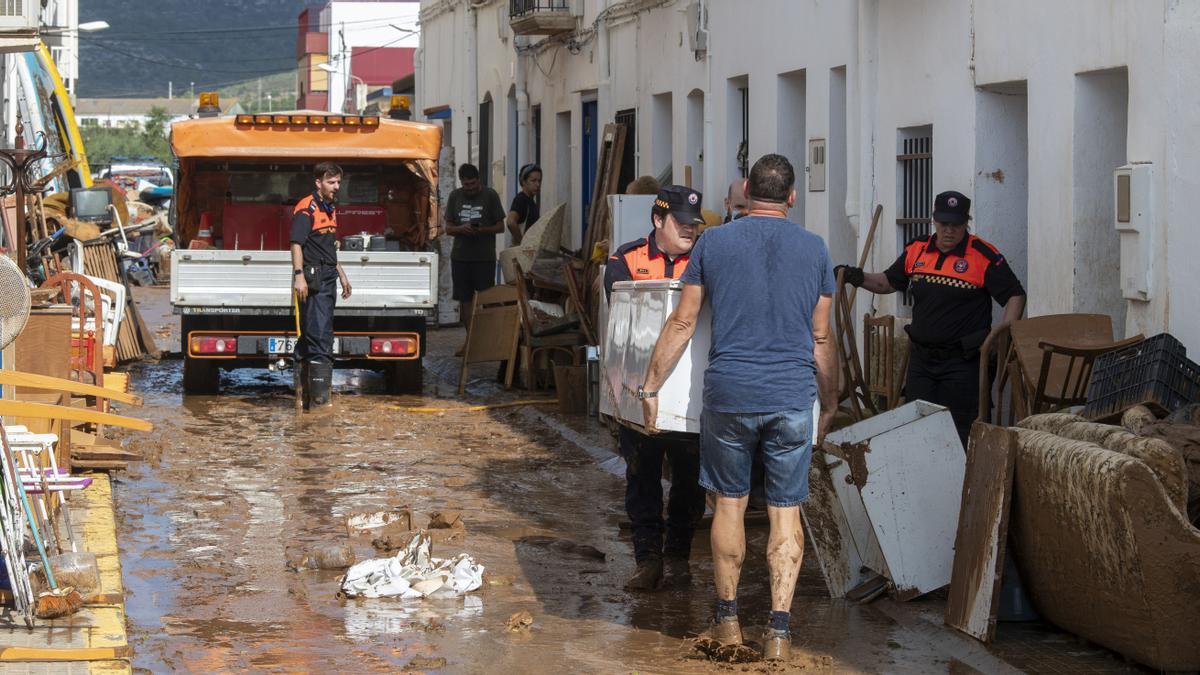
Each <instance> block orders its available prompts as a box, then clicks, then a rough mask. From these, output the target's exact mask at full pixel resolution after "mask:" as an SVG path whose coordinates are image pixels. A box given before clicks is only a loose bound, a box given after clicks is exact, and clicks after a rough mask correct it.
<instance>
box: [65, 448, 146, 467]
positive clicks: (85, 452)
mask: <svg viewBox="0 0 1200 675" xmlns="http://www.w3.org/2000/svg"><path fill="white" fill-rule="evenodd" d="M71 459H72V461H75V462H77V463H78V462H87V461H94V460H96V461H116V462H140V461H142V459H143V457H142V456H141V455H139V454H137V453H136V452H130V451H128V450H126V449H124V448H118V447H115V446H112V445H104V444H96V445H84V446H80V447H76V448H75V449H74V450H72V451H71Z"/></svg>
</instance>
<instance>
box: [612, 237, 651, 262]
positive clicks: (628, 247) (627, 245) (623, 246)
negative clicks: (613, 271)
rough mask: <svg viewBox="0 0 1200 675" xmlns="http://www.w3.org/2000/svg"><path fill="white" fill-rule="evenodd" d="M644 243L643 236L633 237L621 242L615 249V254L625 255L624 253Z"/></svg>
mask: <svg viewBox="0 0 1200 675" xmlns="http://www.w3.org/2000/svg"><path fill="white" fill-rule="evenodd" d="M645 245H646V238H645V237H642V238H641V239H634V240H633V241H630V242H626V243H624V244H621V246H620V248H618V249H617V253H616V255H625V254H626V253H629V252H630V251H635V250H637V249H639V248H641V247H643V246H645ZM614 257H616V256H614Z"/></svg>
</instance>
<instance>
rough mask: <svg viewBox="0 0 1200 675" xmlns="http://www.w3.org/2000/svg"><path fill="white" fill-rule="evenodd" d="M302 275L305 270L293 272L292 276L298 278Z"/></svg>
mask: <svg viewBox="0 0 1200 675" xmlns="http://www.w3.org/2000/svg"><path fill="white" fill-rule="evenodd" d="M301 274H304V270H292V276H294V277H298V276H300V275H301Z"/></svg>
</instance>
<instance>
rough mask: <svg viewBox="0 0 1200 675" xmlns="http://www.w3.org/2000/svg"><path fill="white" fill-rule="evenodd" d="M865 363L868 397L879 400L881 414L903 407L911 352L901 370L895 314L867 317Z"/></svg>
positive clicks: (864, 320) (905, 356) (864, 316)
mask: <svg viewBox="0 0 1200 675" xmlns="http://www.w3.org/2000/svg"><path fill="white" fill-rule="evenodd" d="M863 363H864V366H865V367H864V384H865V385H866V391H867V396H868V397H870V398H873V399H875V400H876V402H877V406H878V407H879V408H880V410H891V409H892V408H895V407H896V406H897V405H899V404H900V389H901V387H902V386H903V384H904V376H903V373H904V372H905V371H906V370H907V369H908V352H907V351H906V352H905V353H904V356H903V358H902V363H901V366H900V368H899V369H897V368H896V317H894V316H892V315H891V314H887V315H884V316H880V317H873V316H871V315H870V314H864V315H863ZM879 402H882V405H880V404H879Z"/></svg>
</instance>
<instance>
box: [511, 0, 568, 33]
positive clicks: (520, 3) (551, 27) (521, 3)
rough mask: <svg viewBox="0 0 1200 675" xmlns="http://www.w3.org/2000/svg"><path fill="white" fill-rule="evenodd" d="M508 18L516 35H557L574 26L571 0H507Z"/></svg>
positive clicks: (566, 31)
mask: <svg viewBox="0 0 1200 675" xmlns="http://www.w3.org/2000/svg"><path fill="white" fill-rule="evenodd" d="M508 18H509V26H510V27H511V28H512V31H513V33H515V34H517V35H557V34H558V33H569V32H571V31H573V30H575V28H576V17H575V14H574V12H572V11H571V0H509V4H508Z"/></svg>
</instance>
